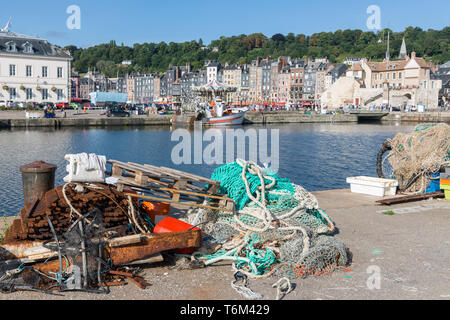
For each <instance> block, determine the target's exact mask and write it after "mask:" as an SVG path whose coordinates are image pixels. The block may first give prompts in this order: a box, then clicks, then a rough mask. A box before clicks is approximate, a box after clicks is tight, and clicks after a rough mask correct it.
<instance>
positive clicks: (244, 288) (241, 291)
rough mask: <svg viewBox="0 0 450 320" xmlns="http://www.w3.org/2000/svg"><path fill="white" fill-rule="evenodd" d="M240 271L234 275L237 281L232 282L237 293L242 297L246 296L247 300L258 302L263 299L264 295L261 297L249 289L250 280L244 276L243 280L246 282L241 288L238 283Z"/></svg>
mask: <svg viewBox="0 0 450 320" xmlns="http://www.w3.org/2000/svg"><path fill="white" fill-rule="evenodd" d="M239 272H241V271H238V272H236V273H235V274H234V278H235V280H233V281H232V282H231V287H232V288H233V289H234V290H236V292H237V293H239V294H240V295H242V296H244V297H245V298H246V299H251V300H256V299H262V298H263V295H261V294H260V293H256V292H253V291H252V290H251V289H250V288H248V287H247V286H248V278H247V277H246V276H245V275H244V277H243V280H244V285H242V286H239V285H237V284H236V283H237V282H238V281H239V280H238V278H237V275H238V274H239Z"/></svg>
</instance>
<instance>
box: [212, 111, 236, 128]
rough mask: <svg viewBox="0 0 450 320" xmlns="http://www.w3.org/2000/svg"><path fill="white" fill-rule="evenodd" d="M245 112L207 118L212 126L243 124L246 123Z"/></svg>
mask: <svg viewBox="0 0 450 320" xmlns="http://www.w3.org/2000/svg"><path fill="white" fill-rule="evenodd" d="M244 119H245V112H238V113H232V114H229V115H224V116H222V117H212V118H207V119H206V120H207V122H208V124H209V125H210V126H224V125H241V124H243V123H244Z"/></svg>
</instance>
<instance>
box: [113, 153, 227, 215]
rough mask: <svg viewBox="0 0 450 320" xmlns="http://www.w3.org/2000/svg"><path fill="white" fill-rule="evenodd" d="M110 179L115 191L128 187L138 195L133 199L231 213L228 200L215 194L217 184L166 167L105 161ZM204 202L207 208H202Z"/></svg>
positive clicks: (218, 185) (217, 189)
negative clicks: (115, 183)
mask: <svg viewBox="0 0 450 320" xmlns="http://www.w3.org/2000/svg"><path fill="white" fill-rule="evenodd" d="M108 162H109V163H111V164H112V169H111V176H112V177H114V178H116V179H117V188H118V190H119V191H123V190H124V186H130V187H132V189H133V190H135V191H138V192H140V193H142V195H135V194H128V195H130V196H132V197H135V198H141V199H147V200H154V201H164V202H169V203H174V204H182V205H186V206H189V207H200V208H209V209H216V210H224V211H230V212H232V211H233V210H234V202H233V201H232V199H230V198H227V197H224V196H223V195H221V194H219V193H218V192H219V189H220V182H218V181H215V180H211V179H208V178H204V177H201V176H197V175H194V174H191V173H187V172H183V171H179V170H175V169H172V168H167V167H156V166H152V165H148V164H137V163H133V162H127V163H125V162H121V161H117V160H108ZM205 199H206V200H208V202H209V203H208V205H204V204H203V205H202V204H200V203H203V202H204V201H205Z"/></svg>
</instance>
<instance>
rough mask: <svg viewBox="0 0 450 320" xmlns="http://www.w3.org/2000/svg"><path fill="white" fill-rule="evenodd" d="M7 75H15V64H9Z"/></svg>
mask: <svg viewBox="0 0 450 320" xmlns="http://www.w3.org/2000/svg"><path fill="white" fill-rule="evenodd" d="M9 75H10V76H15V75H16V65H15V64H10V65H9Z"/></svg>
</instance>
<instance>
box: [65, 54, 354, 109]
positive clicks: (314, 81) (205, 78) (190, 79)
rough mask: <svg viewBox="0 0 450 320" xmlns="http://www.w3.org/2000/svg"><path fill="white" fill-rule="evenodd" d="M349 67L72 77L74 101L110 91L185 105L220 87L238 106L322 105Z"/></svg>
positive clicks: (212, 66)
mask: <svg viewBox="0 0 450 320" xmlns="http://www.w3.org/2000/svg"><path fill="white" fill-rule="evenodd" d="M347 68H348V67H347V65H346V64H338V65H334V64H331V63H330V62H329V61H328V60H327V59H315V60H312V59H307V60H304V59H291V58H290V57H280V58H278V59H276V60H273V59H270V58H266V59H261V58H259V59H256V60H254V61H252V63H251V64H245V65H228V64H225V65H222V64H220V63H218V62H216V61H205V65H204V68H201V69H200V70H195V71H193V70H191V67H190V64H189V63H187V64H186V66H169V68H168V70H167V71H166V72H165V73H163V74H134V75H128V76H127V77H125V78H109V79H106V78H105V77H104V76H103V75H102V74H100V73H94V72H88V73H87V74H86V75H85V76H84V77H82V78H80V76H79V75H77V74H73V76H72V98H84V99H87V98H88V97H89V93H90V92H93V91H99V90H100V91H102V90H108V91H109V90H111V91H118V92H123V93H125V92H126V93H128V98H129V100H130V101H132V102H136V103H148V102H152V101H158V100H159V101H169V102H180V103H181V102H182V101H183V99H189V98H192V97H193V92H192V88H193V87H199V86H202V85H206V84H207V83H211V82H213V81H217V82H218V83H220V84H222V85H223V86H225V87H230V88H235V89H236V90H233V92H230V93H228V94H227V96H226V99H227V101H228V102H233V103H258V104H265V103H294V104H298V103H301V102H310V103H312V102H317V101H318V100H319V99H320V96H321V94H322V93H323V92H324V91H325V90H326V89H327V88H328V87H329V86H331V85H332V84H333V83H334V82H335V81H336V80H337V79H338V78H339V77H340V76H342V75H343V74H345V72H346V70H347Z"/></svg>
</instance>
